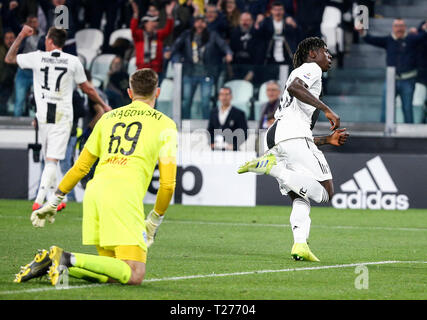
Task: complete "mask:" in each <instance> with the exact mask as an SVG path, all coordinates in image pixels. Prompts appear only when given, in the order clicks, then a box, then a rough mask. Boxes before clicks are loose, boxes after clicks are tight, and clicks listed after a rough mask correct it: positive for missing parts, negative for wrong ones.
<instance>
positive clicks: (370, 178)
mask: <svg viewBox="0 0 427 320" xmlns="http://www.w3.org/2000/svg"><path fill="white" fill-rule="evenodd" d="M340 188H341V191H342V192H343V193H336V194H335V195H334V196H333V198H332V205H333V206H334V208H340V209H374V210H375V209H385V210H396V209H397V210H406V209H408V208H409V198H408V196H407V195H405V194H398V190H397V187H396V185H395V184H394V182H393V179H392V178H391V176H390V174H389V172H388V171H387V168H386V167H385V165H384V163H383V161H382V160H381V158H380V157H379V156H376V157H375V158H373V159H371V160H369V161H367V162H366V167H365V168H363V169H361V170H359V171H357V172H355V173H354V174H353V179H350V180H348V181H347V182H345V183H343V184H342V185H341V186H340Z"/></svg>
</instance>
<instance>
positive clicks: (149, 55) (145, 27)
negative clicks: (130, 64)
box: [130, 1, 175, 83]
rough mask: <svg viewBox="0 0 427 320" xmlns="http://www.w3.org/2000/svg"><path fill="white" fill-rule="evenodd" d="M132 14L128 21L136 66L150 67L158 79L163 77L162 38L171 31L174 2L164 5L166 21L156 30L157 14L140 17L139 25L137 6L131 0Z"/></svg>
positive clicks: (140, 67)
mask: <svg viewBox="0 0 427 320" xmlns="http://www.w3.org/2000/svg"><path fill="white" fill-rule="evenodd" d="M131 4H132V10H133V16H132V20H131V22H130V29H131V31H132V38H133V42H134V45H135V54H136V66H137V68H138V69H142V68H151V69H153V70H154V71H156V72H157V73H158V75H159V83H160V82H161V80H160V79H162V78H163V40H164V39H165V38H166V37H167V36H168V35H169V34H170V33H172V31H173V26H174V20H173V18H172V10H173V8H174V7H175V2H174V1H171V3H170V4H168V5H167V6H166V7H165V10H166V15H167V21H166V25H165V27H164V28H163V29H160V30H158V29H157V28H158V19H159V18H158V16H153V15H149V14H147V15H146V16H144V17H143V18H142V19H141V22H142V28H140V27H139V25H138V24H139V21H138V16H139V8H138V5H137V4H136V2H135V1H132V3H131Z"/></svg>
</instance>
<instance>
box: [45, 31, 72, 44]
mask: <svg viewBox="0 0 427 320" xmlns="http://www.w3.org/2000/svg"><path fill="white" fill-rule="evenodd" d="M46 38H49V39H52V41H53V44H54V45H55V46H57V47H58V48H63V47H64V45H65V41H66V40H67V31H66V30H65V29H60V28H56V27H50V28H49V31H48V32H47V36H46Z"/></svg>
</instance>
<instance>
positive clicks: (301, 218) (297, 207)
mask: <svg viewBox="0 0 427 320" xmlns="http://www.w3.org/2000/svg"><path fill="white" fill-rule="evenodd" d="M309 215H310V202H308V201H307V200H304V199H303V198H296V199H295V200H294V201H293V203H292V212H291V217H290V219H289V220H290V222H291V228H292V233H293V234H294V243H306V242H307V235H308V234H309V233H310V222H311V219H310V216H309Z"/></svg>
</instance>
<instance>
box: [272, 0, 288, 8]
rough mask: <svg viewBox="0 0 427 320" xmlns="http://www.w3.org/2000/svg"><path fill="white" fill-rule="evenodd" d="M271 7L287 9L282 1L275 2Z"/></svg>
mask: <svg viewBox="0 0 427 320" xmlns="http://www.w3.org/2000/svg"><path fill="white" fill-rule="evenodd" d="M271 7H272V8H273V7H282V8H283V9H285V5H284V4H283V3H282V2H281V1H273V3H272V4H271Z"/></svg>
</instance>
